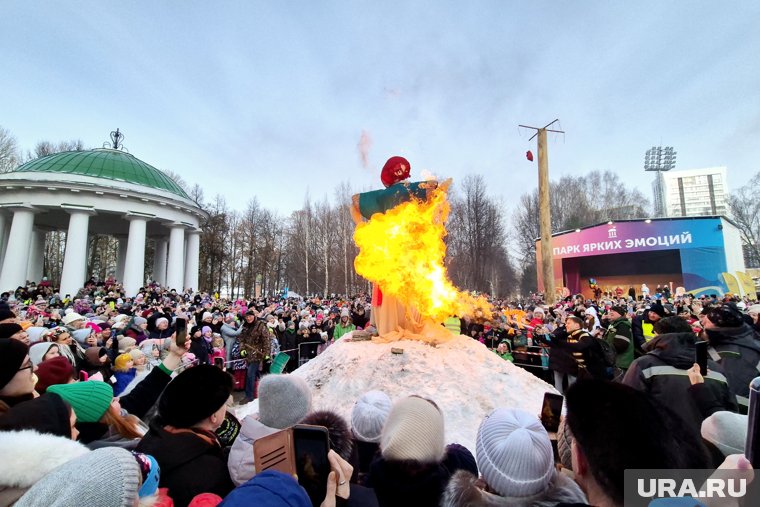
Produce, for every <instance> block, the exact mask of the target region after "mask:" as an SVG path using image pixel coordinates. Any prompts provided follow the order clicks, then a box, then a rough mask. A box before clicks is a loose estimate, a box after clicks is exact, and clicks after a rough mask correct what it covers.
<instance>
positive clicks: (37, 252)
mask: <svg viewBox="0 0 760 507" xmlns="http://www.w3.org/2000/svg"><path fill="white" fill-rule="evenodd" d="M44 263H45V231H41V230H39V229H34V230H33V231H32V244H31V245H30V246H29V261H28V264H27V269H26V279H27V280H31V281H33V282H34V283H40V280H42V268H43V265H44Z"/></svg>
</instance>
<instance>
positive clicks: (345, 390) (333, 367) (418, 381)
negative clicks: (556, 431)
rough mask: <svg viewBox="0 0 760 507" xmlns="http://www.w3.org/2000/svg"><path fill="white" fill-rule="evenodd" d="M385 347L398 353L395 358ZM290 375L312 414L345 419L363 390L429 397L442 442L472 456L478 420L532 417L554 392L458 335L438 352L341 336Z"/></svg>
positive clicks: (248, 408) (245, 410)
mask: <svg viewBox="0 0 760 507" xmlns="http://www.w3.org/2000/svg"><path fill="white" fill-rule="evenodd" d="M391 348H402V349H404V353H403V354H400V355H398V354H393V353H391ZM292 374H293V375H298V376H301V377H303V378H305V379H306V381H307V382H308V383H309V385H311V386H312V387H313V388H314V390H313V396H314V409H331V410H334V411H336V412H338V413H339V414H341V415H342V416H343V417H345V418H346V420H347V421H350V416H351V409H352V408H353V405H354V402H355V401H356V399H357V398H358V397H359V396H361V395H362V394H363V393H365V392H367V391H371V390H381V391H385V392H386V393H387V394H388V395H389V396H390V397H391V399H392V400H394V401H395V400H397V399H399V398H401V397H404V396H408V395H412V394H416V395H419V396H423V397H425V398H429V399H431V400H433V401H435V402H436V404H438V406H439V407H440V408H441V410H442V411H443V414H444V427H445V431H446V442H447V443H453V442H457V443H460V444H462V445H464V446H465V447H467V448H468V449H470V450H471V451H472V452H473V453H474V452H475V435H476V433H477V430H478V426H479V425H480V421H482V420H483V418H484V417H485V416H486V415H487V414H488V413H489V412H490V411H491V410H493V409H494V408H496V407H512V408H520V409H523V410H525V411H527V412H529V413H531V414H536V416H538V414H539V413H540V411H541V403H542V401H543V396H544V392H546V391H549V392H556V391H555V390H554V388H553V387H552V386H550V385H549V384H547V383H546V382H544V381H542V380H541V379H539V378H537V377H535V376H534V375H532V374H531V373H529V372H527V371H525V370H523V369H522V368H519V367H517V366H514V365H513V364H512V363H510V362H509V361H505V360H503V359H501V358H500V357H498V356H497V355H496V354H494V353H493V352H491V351H489V350H488V349H487V348H486V347H485V346H484V345H483V344H481V343H479V342H477V341H476V340H473V339H472V338H468V337H466V336H462V335H460V336H457V337H455V338H454V339H453V340H451V341H450V342H447V343H445V344H442V345H438V346H436V347H433V346H430V345H427V344H424V343H422V342H418V341H408V340H402V341H398V342H392V343H373V342H367V341H361V342H351V341H348V340H346V339H345V338H344V339H341V340H339V341H338V342H337V343H335V344H334V345H331V346H330V347H328V348H327V349H326V350H325V351H324V352H323V353H322V354H320V355H319V356H317V357H316V358H315V359H312V360H311V361H309V362H308V363H306V364H305V365H303V366H302V367H300V368H298V369H297V370H296V371H295V372H293V373H292ZM257 411H258V402H257V401H254V402H253V403H249V404H247V405H244V406H242V407H239V408H238V409H237V411H236V413H237V416H238V417H244V416H245V415H247V414H250V413H255V412H257Z"/></svg>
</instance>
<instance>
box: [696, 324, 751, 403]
mask: <svg viewBox="0 0 760 507" xmlns="http://www.w3.org/2000/svg"><path fill="white" fill-rule="evenodd" d="M706 333H707V339H708V340H709V342H710V347H711V348H712V349H714V350H715V351H716V352H717V356H716V358H717V359H716V361H717V362H718V363H719V364H720V365H721V366H722V367H723V370H724V371H725V374H726V377H727V378H728V386H729V389H730V390H731V393H732V394H733V395H734V396H736V402H737V404H738V405H739V411H740V412H742V413H745V414H746V413H747V408H748V407H749V383H750V382H751V381H752V379H753V378H755V377H757V376H759V375H760V367H759V366H760V342H759V341H758V340H757V335H756V334H755V331H754V329H752V327H750V326H749V325H747V324H743V325H742V326H741V327H723V328H715V329H708V330H706Z"/></svg>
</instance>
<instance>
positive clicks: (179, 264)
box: [166, 222, 185, 291]
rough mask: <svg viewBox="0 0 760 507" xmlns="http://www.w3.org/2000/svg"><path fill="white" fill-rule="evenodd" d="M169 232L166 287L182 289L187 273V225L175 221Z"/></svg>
mask: <svg viewBox="0 0 760 507" xmlns="http://www.w3.org/2000/svg"><path fill="white" fill-rule="evenodd" d="M169 229H170V231H171V232H170V233H169V261H168V263H167V266H166V287H168V288H169V289H176V290H177V291H181V290H182V282H183V281H184V280H183V275H184V274H185V263H184V257H185V225H184V224H181V223H178V222H175V223H173V224H172V225H171V226H170V227H169Z"/></svg>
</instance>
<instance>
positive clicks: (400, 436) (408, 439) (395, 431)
mask: <svg viewBox="0 0 760 507" xmlns="http://www.w3.org/2000/svg"><path fill="white" fill-rule="evenodd" d="M380 451H381V452H382V455H383V457H384V458H385V459H388V460H394V461H403V460H413V461H419V462H421V463H437V462H439V461H441V460H442V459H443V456H444V454H445V452H446V450H445V444H444V435H443V414H442V413H441V411H440V410H439V409H438V407H437V406H436V405H435V404H433V402H431V401H429V400H426V399H424V398H420V397H418V396H409V397H408V398H403V399H401V400H399V401H397V402H396V403H395V404H394V405H393V408H392V409H391V412H390V414H388V420H387V421H385V426H384V427H383V433H382V436H381V438H380Z"/></svg>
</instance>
